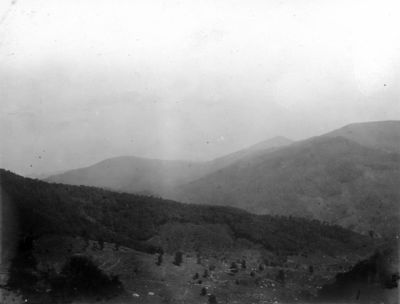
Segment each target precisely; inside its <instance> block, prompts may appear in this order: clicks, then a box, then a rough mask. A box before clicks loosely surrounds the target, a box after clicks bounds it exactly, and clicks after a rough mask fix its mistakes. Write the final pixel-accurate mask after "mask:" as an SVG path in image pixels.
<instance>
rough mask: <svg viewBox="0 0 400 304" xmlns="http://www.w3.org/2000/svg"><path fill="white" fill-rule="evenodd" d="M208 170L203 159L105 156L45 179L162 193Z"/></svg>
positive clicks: (128, 190) (117, 189)
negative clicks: (86, 164) (180, 159)
mask: <svg viewBox="0 0 400 304" xmlns="http://www.w3.org/2000/svg"><path fill="white" fill-rule="evenodd" d="M208 172H209V171H208V166H206V164H205V163H201V162H186V161H170V160H158V159H147V158H141V157H135V156H122V157H116V158H111V159H106V160H104V161H102V162H99V163H97V164H94V165H92V166H90V167H86V168H81V169H76V170H71V171H67V172H64V173H62V174H59V175H53V176H50V177H48V178H47V179H46V181H51V182H56V183H64V184H70V185H86V186H95V187H102V188H106V189H113V190H116V191H123V192H130V193H147V194H160V193H163V192H165V191H166V190H167V189H169V188H171V187H173V186H176V185H179V184H182V183H184V182H187V181H192V180H194V179H196V178H199V177H201V176H203V175H205V174H206V173H208Z"/></svg>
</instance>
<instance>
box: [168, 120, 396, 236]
mask: <svg viewBox="0 0 400 304" xmlns="http://www.w3.org/2000/svg"><path fill="white" fill-rule="evenodd" d="M399 126H400V123H399V122H392V121H390V122H379V123H370V124H369V123H363V124H353V125H349V126H347V127H344V128H342V129H339V130H337V131H334V132H331V133H328V134H326V135H322V136H319V137H315V138H311V139H308V140H305V141H300V142H296V143H293V144H291V145H289V146H286V147H283V148H281V149H279V150H278V151H270V152H268V153H261V154H258V155H256V156H254V157H251V158H246V159H241V160H239V161H237V162H235V163H233V164H231V165H229V166H226V167H225V168H223V169H221V170H219V171H217V172H213V173H211V174H208V175H206V176H203V177H202V178H200V179H198V180H196V181H193V182H190V183H187V184H185V185H182V186H180V187H178V188H177V189H176V191H175V193H174V195H175V196H174V198H175V199H178V200H181V201H185V202H191V203H199V204H210V205H226V206H234V207H238V208H242V209H245V210H248V211H251V212H254V213H258V214H283V215H296V216H302V217H306V218H315V219H319V220H323V221H327V222H329V223H335V224H339V225H342V226H344V227H348V228H351V229H355V230H356V231H359V232H363V233H368V232H369V231H370V230H373V231H374V232H377V233H378V234H381V235H392V236H393V234H395V233H396V232H397V231H398V229H397V228H398V227H399V206H398V202H399V201H400V192H399V190H398V185H399V184H400V170H399V165H400V163H399V161H400V156H399V154H398V153H397V150H396V149H397V148H396V147H397V145H398V141H397V138H398V134H400V133H399V132H398V131H399Z"/></svg>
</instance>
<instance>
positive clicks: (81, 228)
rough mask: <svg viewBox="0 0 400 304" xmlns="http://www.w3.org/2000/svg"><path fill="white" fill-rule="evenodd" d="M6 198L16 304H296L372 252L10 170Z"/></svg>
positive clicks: (270, 223)
mask: <svg viewBox="0 0 400 304" xmlns="http://www.w3.org/2000/svg"><path fill="white" fill-rule="evenodd" d="M0 191H1V196H0V197H1V199H2V200H1V207H3V206H5V205H7V206H8V209H9V210H11V209H12V210H14V213H13V214H14V215H13V219H14V220H13V222H14V223H16V224H17V228H16V229H17V230H16V231H15V230H14V232H13V233H11V232H10V234H12V235H13V237H14V244H13V245H11V243H10V242H8V243H7V244H8V245H7V246H9V247H13V250H9V251H13V252H14V258H13V259H12V261H11V264H10V265H8V267H9V280H8V292H10V290H11V291H16V290H18V292H19V293H18V294H19V295H22V296H23V298H21V299H20V300H21V301H20V302H21V303H22V302H24V301H25V302H26V301H29V302H31V303H71V302H74V303H76V302H85V303H86V302H87V303H92V302H94V301H102V302H103V303H104V301H107V300H110V299H112V298H113V297H114V298H115V297H116V299H115V301H114V300H113V299H112V301H114V302H112V303H116V302H118V303H137V302H138V301H139V300H140V301H141V303H160V304H161V303H182V302H183V301H184V302H187V303H194V304H199V303H204V301H205V297H207V295H208V297H209V299H211V298H215V297H216V298H217V299H221V300H224V299H225V300H227V301H228V300H229V301H233V300H239V301H240V302H241V303H252V302H254V301H256V299H258V300H260V299H261V300H263V301H267V302H271V301H272V300H273V299H275V300H277V299H279V300H281V299H282V300H285V299H286V300H287V301H289V302H290V301H293V299H298V298H301V297H302V296H303V295H307V296H311V297H312V296H313V295H316V294H317V291H318V289H320V288H321V286H322V284H324V283H327V282H329V280H331V279H332V278H334V277H335V275H336V274H337V273H338V271H341V270H340V269H342V271H343V270H344V269H348V268H349V267H351V266H352V265H354V264H355V263H356V262H357V261H359V260H360V259H365V258H366V257H368V256H370V255H371V254H372V253H373V251H374V248H375V244H374V241H373V240H372V239H371V238H369V237H365V236H362V235H359V234H357V233H355V232H352V231H350V230H346V229H344V228H341V227H339V226H332V225H327V224H323V223H321V222H318V221H315V220H314V221H309V220H306V219H301V218H295V217H276V216H270V215H254V214H250V213H248V212H245V211H243V210H239V209H235V208H230V207H219V206H203V205H191V204H182V203H178V202H174V201H168V200H163V199H160V198H155V197H150V196H141V195H135V194H127V193H116V192H111V191H107V190H104V189H100V188H94V187H86V186H71V185H63V184H54V183H47V182H43V181H39V180H33V179H29V178H23V177H21V176H18V175H15V174H13V173H11V172H9V171H5V170H0ZM9 219H10V217H9ZM0 224H2V225H4V222H3V221H1V222H0ZM1 228H2V229H1V230H2V231H4V229H3V227H1ZM1 237H2V239H1V241H2V246H3V245H4V242H3V239H4V235H1ZM2 262H3V260H2ZM306 281H307V284H304V282H306ZM1 291H3V289H1ZM18 294H15V297H18ZM12 295H13V294H11V295H7V296H9V297H11V296H12ZM2 296H3V294H1V295H0V299H2V303H8V302H6V301H4V298H1V297H2ZM11 302H13V301H10V302H9V303H11ZM13 303H16V302H13Z"/></svg>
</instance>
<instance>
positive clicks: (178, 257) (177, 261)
mask: <svg viewBox="0 0 400 304" xmlns="http://www.w3.org/2000/svg"><path fill="white" fill-rule="evenodd" d="M182 261H183V253H182V252H180V251H177V252H175V258H174V262H173V264H174V265H176V266H180V265H181V264H182Z"/></svg>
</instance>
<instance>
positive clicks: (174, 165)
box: [46, 137, 291, 196]
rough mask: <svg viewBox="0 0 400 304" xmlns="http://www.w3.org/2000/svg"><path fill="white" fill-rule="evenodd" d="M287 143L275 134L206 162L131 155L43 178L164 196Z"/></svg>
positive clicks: (287, 142)
mask: <svg viewBox="0 0 400 304" xmlns="http://www.w3.org/2000/svg"><path fill="white" fill-rule="evenodd" d="M290 143H291V141H290V140H289V139H286V138H284V137H276V138H273V139H270V140H266V141H264V142H261V143H259V144H256V145H254V146H251V147H249V148H247V149H243V150H241V151H238V152H235V153H232V154H229V155H227V156H224V157H220V158H217V159H215V160H213V161H209V162H188V161H169V160H158V159H147V158H140V157H134V156H123V157H116V158H111V159H107V160H104V161H102V162H100V163H97V164H94V165H92V166H90V167H87V168H81V169H76V170H71V171H67V172H64V173H62V174H58V175H52V176H50V177H48V178H46V181H50V182H56V183H64V184H70V185H86V186H95V187H102V188H106V189H112V190H116V191H123V192H128V193H144V194H156V195H161V196H164V195H168V193H169V192H170V190H171V189H173V188H174V187H176V186H178V185H181V184H184V183H188V182H191V181H193V180H196V179H199V178H200V177H202V176H204V175H207V174H209V173H211V172H214V171H217V170H219V169H221V168H224V167H226V166H228V165H230V164H232V163H234V162H236V161H238V160H239V159H242V158H246V157H247V158H248V157H252V156H254V155H257V154H258V153H261V152H265V151H268V150H273V149H276V148H278V147H281V146H284V145H288V144H290Z"/></svg>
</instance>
